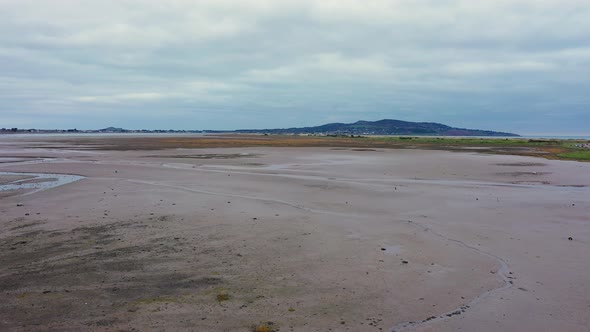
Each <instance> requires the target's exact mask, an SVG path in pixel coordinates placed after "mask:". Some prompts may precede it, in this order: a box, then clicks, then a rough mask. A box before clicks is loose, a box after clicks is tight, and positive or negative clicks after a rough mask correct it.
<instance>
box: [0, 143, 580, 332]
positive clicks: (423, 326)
mask: <svg viewBox="0 0 590 332" xmlns="http://www.w3.org/2000/svg"><path fill="white" fill-rule="evenodd" d="M13 149H16V150H18V147H15V148H13ZM72 149H73V150H68V151H67V153H64V152H60V151H59V150H46V151H40V153H42V154H43V155H44V156H46V157H47V156H48V157H55V158H56V159H54V160H53V161H46V162H44V163H37V164H36V163H26V162H25V163H20V164H19V163H16V164H10V163H4V164H0V172H37V173H63V174H76V175H82V176H85V177H86V178H85V179H82V180H79V181H77V182H74V183H70V184H67V185H65V186H61V187H57V188H52V189H49V190H45V191H41V192H37V193H34V194H31V195H28V196H18V195H15V196H11V197H1V196H0V213H1V214H0V216H1V217H0V234H1V235H0V248H1V249H0V250H1V251H0V330H46V329H54V330H67V329H71V330H81V329H91V330H105V329H112V330H119V329H130V328H136V329H138V330H171V331H172V330H174V331H176V330H187V331H190V330H194V331H251V330H252V329H253V326H255V325H259V324H262V323H263V322H265V321H272V322H273V325H272V327H273V328H275V329H280V331H328V330H330V329H331V330H332V331H390V330H392V329H394V328H395V330H408V331H457V330H462V331H478V332H483V331H589V330H590V315H589V314H588V313H589V312H590V282H589V280H590V277H589V276H590V264H589V263H588V254H589V253H590V191H589V190H590V189H589V187H580V186H590V175H589V174H590V163H577V162H564V161H549V160H543V159H536V158H529V157H516V156H500V155H483V154H473V153H453V152H443V151H419V150H382V149H377V151H352V150H346V149H338V150H333V149H329V148H288V149H280V148H236V149H198V150H197V149H195V150H188V149H183V150H181V151H180V150H166V151H129V152H113V151H100V152H99V153H97V152H95V151H93V152H85V151H75V149H74V148H72ZM40 150H42V149H40ZM1 152H2V150H0V156H1ZM28 153H29V154H30V151H28ZM16 154H17V153H15V151H11V155H16ZM234 154H247V155H242V156H241V157H240V158H234V157H236V156H235V155H234ZM179 155H182V156H185V157H186V156H189V155H198V156H197V157H194V158H176V157H177V156H179ZM207 155H209V156H208V157H207ZM223 155H225V156H226V157H223ZM227 155H234V156H233V157H231V158H230V157H228V156H227ZM145 156H151V157H145ZM166 156H168V157H166ZM530 163H533V164H530ZM506 164H510V165H506ZM17 204H24V206H17ZM27 213H28V215H25V214H27ZM570 236H571V237H572V238H573V240H572V241H570V240H568V237H570ZM382 249H385V250H382ZM405 262H407V263H405ZM220 294H227V295H229V300H227V301H218V300H217V296H218V295H220ZM456 311H458V312H459V313H460V314H456V315H452V314H451V313H453V312H456ZM447 314H449V315H451V317H448V316H447ZM430 317H436V318H434V319H432V320H429V321H427V322H426V323H417V324H409V323H408V322H422V321H424V320H426V319H428V318H430ZM441 317H442V318H441Z"/></svg>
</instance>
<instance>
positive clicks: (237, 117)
mask: <svg viewBox="0 0 590 332" xmlns="http://www.w3.org/2000/svg"><path fill="white" fill-rule="evenodd" d="M588 31H590V3H589V2H588V1H587V0H562V1H557V0H555V1H549V0H518V1H513V0H512V1H507V0H493V1H492V0H482V1H471V0H457V1H453V0H448V1H447V0H445V1H440V0H389V1H386V0H363V1H359V0H315V1H312V0H292V1H291V0H240V1H230V0H190V1H189V0H186V1H185V0H173V1H149V0H142V1H139V0H134V1H132V0H118V1H114V0H113V1H80V0H77V1H67V0H53V1H36V0H35V1H27V0H0V127H4V126H6V127H9V126H18V127H46V128H51V127H60V128H63V127H77V128H99V127H106V126H109V125H116V126H122V127H127V128H154V129H155V128H181V129H204V128H205V129H222V128H223V129H232V128H244V127H248V128H262V127H284V126H303V125H315V124H321V123H324V122H331V121H355V120H358V119H366V120H376V119H380V118H398V119H405V120H411V121H438V122H443V123H446V124H450V125H455V126H465V127H475V128H482V129H497V130H507V131H516V132H520V133H542V132H547V133H561V134H567V133H572V134H586V135H590V133H589V131H590V128H589V127H588V126H587V125H586V124H587V123H590V109H589V106H590V94H588V91H590V81H589V80H588V77H590V34H588Z"/></svg>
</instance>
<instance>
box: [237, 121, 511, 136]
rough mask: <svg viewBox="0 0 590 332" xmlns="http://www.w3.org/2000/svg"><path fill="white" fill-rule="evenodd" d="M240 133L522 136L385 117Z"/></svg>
mask: <svg viewBox="0 0 590 332" xmlns="http://www.w3.org/2000/svg"><path fill="white" fill-rule="evenodd" d="M236 132H239V133H269V134H325V135H427V136H519V135H517V134H513V133H504V132H498V131H491V130H479V129H465V128H454V127H449V126H447V125H444V124H440V123H434V122H408V121H400V120H390V119H384V120H379V121H357V122H355V123H328V124H325V125H321V126H316V127H303V128H285V129H258V130H257V129H241V130H236Z"/></svg>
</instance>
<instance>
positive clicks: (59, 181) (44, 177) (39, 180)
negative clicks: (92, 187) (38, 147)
mask: <svg viewBox="0 0 590 332" xmlns="http://www.w3.org/2000/svg"><path fill="white" fill-rule="evenodd" d="M3 175H10V176H26V177H27V178H26V179H19V180H15V181H12V182H9V183H6V184H2V185H0V191H8V190H23V189H24V190H30V191H28V192H27V193H25V194H23V196H24V195H30V194H34V193H36V192H39V191H43V190H47V189H51V188H55V187H59V186H63V185H66V184H68V183H72V182H76V181H78V180H81V179H84V177H83V176H79V175H70V174H46V173H13V172H0V176H3Z"/></svg>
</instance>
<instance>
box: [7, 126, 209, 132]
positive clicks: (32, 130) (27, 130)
mask: <svg viewBox="0 0 590 332" xmlns="http://www.w3.org/2000/svg"><path fill="white" fill-rule="evenodd" d="M207 132H215V131H212V130H174V129H170V130H148V129H138V130H131V129H123V128H115V127H108V128H104V129H97V130H79V129H22V128H0V134H69V133H71V134H74V133H79V134H97V133H99V134H102V133H112V134H116V133H121V134H127V133H141V134H151V133H154V134H156V133H207Z"/></svg>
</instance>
